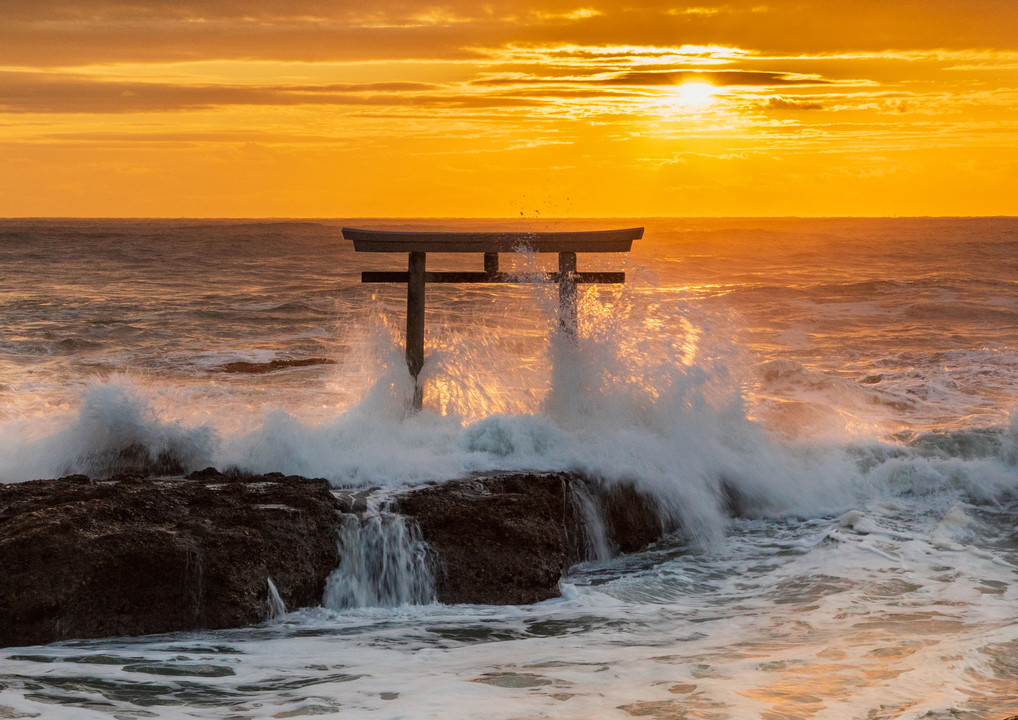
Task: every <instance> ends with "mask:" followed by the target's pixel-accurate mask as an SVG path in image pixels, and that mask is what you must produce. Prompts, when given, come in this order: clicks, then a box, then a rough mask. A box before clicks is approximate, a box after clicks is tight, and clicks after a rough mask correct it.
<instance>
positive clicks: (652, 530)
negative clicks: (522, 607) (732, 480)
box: [396, 473, 674, 605]
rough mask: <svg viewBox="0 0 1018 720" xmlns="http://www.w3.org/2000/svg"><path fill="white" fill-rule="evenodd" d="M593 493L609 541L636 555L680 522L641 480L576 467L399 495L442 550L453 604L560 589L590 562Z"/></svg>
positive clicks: (439, 586)
mask: <svg viewBox="0 0 1018 720" xmlns="http://www.w3.org/2000/svg"><path fill="white" fill-rule="evenodd" d="M577 493H586V494H587V495H588V497H590V498H591V499H592V500H593V504H594V506H595V508H596V509H597V510H598V511H599V512H600V513H601V520H602V522H603V525H604V528H605V530H606V534H607V535H608V538H607V539H608V540H609V542H610V543H611V544H613V545H614V546H615V547H616V548H617V549H619V550H622V551H625V552H631V551H633V550H638V549H640V548H642V547H645V546H646V545H648V544H650V543H652V542H654V541H656V540H658V539H660V537H661V536H662V534H663V533H664V532H666V531H670V530H672V529H674V527H670V526H669V525H668V523H665V522H662V520H661V519H660V518H659V517H658V514H657V512H656V510H655V506H654V504H653V502H652V501H651V500H650V499H648V498H647V497H645V496H643V495H641V494H639V493H638V492H637V491H636V490H635V489H634V488H633V487H631V486H627V485H622V486H619V487H610V486H604V487H603V486H601V485H600V484H599V483H596V482H594V481H592V480H590V479H588V478H584V477H583V476H580V475H576V474H572V473H544V474H525V473H520V474H504V475H495V476H486V477H478V478H472V479H468V480H457V481H451V482H446V483H442V484H440V485H435V486H430V487H425V488H420V489H415V490H412V491H410V492H408V493H406V494H404V495H400V496H399V497H398V498H397V500H396V508H397V509H398V511H399V512H400V513H402V514H404V515H406V516H407V517H409V518H411V519H412V520H413V521H415V522H416V523H417V524H418V526H419V527H420V530H421V534H422V536H423V538H424V540H425V542H427V543H428V545H429V546H430V548H431V550H432V551H433V553H434V557H435V559H436V564H437V566H438V567H437V568H436V570H437V572H436V573H435V582H436V588H435V590H436V595H437V598H438V600H439V602H443V603H481V604H492V605H500V604H526V603H533V602H539V601H541V600H547V599H548V598H551V597H555V596H557V595H558V594H559V591H558V581H559V579H560V578H561V577H562V574H563V572H565V571H566V570H567V569H568V568H569V567H570V566H571V565H573V564H575V563H576V562H579V561H582V560H584V559H586V551H585V548H586V547H587V545H588V542H587V541H588V538H587V534H588V533H589V532H590V526H589V525H588V523H587V522H586V520H585V517H584V514H583V512H582V510H581V508H580V506H579V504H578V502H577Z"/></svg>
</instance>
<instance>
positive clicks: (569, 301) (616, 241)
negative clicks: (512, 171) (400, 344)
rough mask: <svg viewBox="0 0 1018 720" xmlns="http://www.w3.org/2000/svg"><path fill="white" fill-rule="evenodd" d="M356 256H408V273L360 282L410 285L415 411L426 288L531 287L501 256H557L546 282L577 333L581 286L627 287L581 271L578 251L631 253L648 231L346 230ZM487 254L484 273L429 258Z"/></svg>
mask: <svg viewBox="0 0 1018 720" xmlns="http://www.w3.org/2000/svg"><path fill="white" fill-rule="evenodd" d="M343 237H345V238H346V239H348V240H353V246H354V250H356V251H357V252H405V253H407V256H408V258H407V269H406V272H403V271H395V272H372V271H365V272H362V273H361V282H366V283H406V286H407V299H406V362H407V367H408V368H409V369H410V374H411V375H412V376H413V377H414V382H415V385H416V387H415V390H414V403H413V404H414V408H415V409H417V410H419V409H420V408H421V405H422V402H423V391H422V389H421V385H420V383H419V382H418V380H417V377H418V375H419V374H420V372H421V367H422V366H423V365H424V287H425V285H426V284H427V283H429V282H431V283H526V282H533V277H534V276H533V274H531V273H527V274H526V275H525V276H523V277H521V276H520V275H517V274H514V273H505V272H500V271H499V269H498V254H499V253H507V252H523V251H526V252H539V253H552V252H554V253H558V272H550V273H544V279H545V281H547V282H556V283H558V292H559V325H560V326H561V327H562V328H563V329H564V330H565V331H566V332H567V333H570V334H572V335H575V334H576V285H577V283H624V282H625V281H626V274H625V273H624V272H579V271H577V269H576V253H581V252H594V253H608V252H629V251H630V249H631V248H632V246H633V240H639V239H640V238H642V237H643V228H642V227H641V228H626V229H623V230H592V231H576V232H418V231H409V232H407V231H389V230H363V229H358V228H343ZM429 252H432V253H482V254H483V255H484V270H483V271H480V272H475V271H443V272H428V271H427V270H425V262H426V260H427V254H428V253H429Z"/></svg>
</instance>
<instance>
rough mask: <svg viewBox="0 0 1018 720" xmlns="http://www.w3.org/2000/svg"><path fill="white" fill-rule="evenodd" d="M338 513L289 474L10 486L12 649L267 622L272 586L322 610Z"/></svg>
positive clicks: (6, 598)
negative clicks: (74, 639)
mask: <svg viewBox="0 0 1018 720" xmlns="http://www.w3.org/2000/svg"><path fill="white" fill-rule="evenodd" d="M338 509H339V506H338V504H337V503H336V501H335V498H334V497H333V495H332V493H331V492H330V489H329V485H328V483H327V482H326V481H325V480H309V479H306V478H301V477H284V476H282V475H273V476H271V477H270V476H251V477H247V478H239V477H236V476H234V477H227V476H224V475H221V474H219V473H218V472H216V471H214V470H204V471H201V472H200V473H196V474H195V477H192V478H191V479H168V480H167V479H159V480H156V479H153V478H150V477H140V476H131V475H126V476H120V477H116V478H112V479H110V480H107V481H100V482H94V481H91V480H90V479H88V478H87V477H85V476H80V475H79V476H71V477H67V478H63V479H60V480H36V481H32V482H26V483H20V484H13V485H2V484H0V568H2V569H3V570H2V572H0V646H3V645H29V644H36V643H45V642H51V641H54V640H62V639H66V638H86V637H101V636H109V635H135V634H146V633H158V632H169V631H174V630H189V629H215V628H227V627H239V626H244V625H249V624H252V623H257V622H260V621H262V620H264V619H265V618H266V614H267V607H266V598H267V593H268V587H267V578H268V577H271V578H272V580H273V582H274V583H275V585H276V587H277V588H278V591H279V593H280V595H281V597H282V599H283V601H284V602H285V603H286V606H287V607H288V608H290V609H293V608H297V607H304V606H309V605H317V604H319V603H320V602H321V597H322V591H323V588H324V585H325V580H326V578H327V577H328V575H329V573H330V572H332V570H334V569H335V567H336V565H337V564H338V561H339V558H338V551H337V547H336V539H335V527H336V519H337V512H338Z"/></svg>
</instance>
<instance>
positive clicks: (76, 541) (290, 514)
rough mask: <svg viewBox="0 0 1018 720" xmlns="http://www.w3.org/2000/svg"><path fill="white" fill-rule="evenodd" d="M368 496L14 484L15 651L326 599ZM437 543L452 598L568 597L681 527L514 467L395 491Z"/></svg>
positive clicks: (10, 546)
mask: <svg viewBox="0 0 1018 720" xmlns="http://www.w3.org/2000/svg"><path fill="white" fill-rule="evenodd" d="M365 499H366V493H365V491H360V490H358V491H355V490H351V491H348V492H338V493H337V492H335V491H334V490H333V489H332V488H330V487H329V485H328V483H327V482H326V481H325V480H310V479H307V478H303V477H296V476H291V477H285V476H283V475H281V474H279V473H275V474H269V475H257V476H245V475H240V474H235V473H234V474H222V473H220V472H218V471H216V470H214V469H212V468H209V469H207V470H203V471H200V472H197V473H192V474H190V475H188V476H186V477H184V478H170V479H166V478H162V479H156V478H151V477H136V476H120V477H115V478H111V479H109V480H104V481H99V482H96V481H93V480H90V479H89V478H87V477H85V476H83V475H77V476H71V477H66V478H62V479H59V480H35V481H32V482H26V483H21V484H14V485H0V568H2V572H0V646H3V645H29V644H37V643H46V642H52V641H55V640H62V639H67V638H88V637H102V636H114V635H140V634H149V633H159V632H170V631H176V630H193V629H218V628H229V627H242V626H245V625H250V624H254V623H257V622H260V621H262V620H265V619H266V618H267V616H268V614H269V607H268V603H267V599H268V595H269V588H268V579H269V578H270V577H271V578H272V580H273V582H274V585H275V587H276V588H277V589H278V592H279V595H280V596H281V598H282V600H283V602H284V603H285V605H286V607H287V608H288V609H291V610H292V609H295V608H299V607H307V606H314V605H319V604H320V603H321V602H322V595H323V591H324V589H325V585H326V580H327V579H328V577H329V575H330V574H331V573H332V572H333V571H334V570H335V569H336V568H337V567H338V566H339V564H340V554H341V553H343V554H344V555H346V554H347V552H348V551H344V550H343V548H340V547H338V545H337V530H338V526H339V524H340V519H341V518H340V515H341V513H349V514H353V515H358V516H364V515H365V514H366V513H369V512H370V510H369V504H368V503H367V502H365ZM391 503H392V505H393V506H394V509H396V510H398V511H399V512H400V513H402V514H403V515H404V516H406V517H407V518H408V519H409V521H411V522H413V523H416V525H417V526H418V528H419V530H420V536H421V537H422V538H423V540H424V541H425V542H426V543H427V545H428V547H429V555H430V559H431V561H432V563H433V566H434V567H433V570H434V572H433V575H434V578H435V585H436V587H435V593H436V597H437V599H438V600H439V601H440V602H444V603H481V604H523V603H532V602H537V601H540V600H545V599H547V598H550V597H554V596H555V595H557V594H558V581H559V579H560V577H561V576H562V574H563V572H565V571H566V570H567V569H568V568H569V567H570V566H571V565H573V564H574V563H576V562H578V561H582V560H584V559H589V558H591V556H592V554H596V553H595V549H598V551H599V552H601V553H603V552H605V551H606V550H607V551H610V552H629V551H634V550H638V549H640V548H642V547H644V546H646V545H648V544H649V543H651V542H654V541H655V540H657V539H658V538H659V537H660V536H661V535H662V533H664V532H667V531H670V530H672V529H674V528H673V527H671V526H669V525H668V524H667V523H666V522H663V521H662V520H661V519H660V518H659V517H658V514H657V513H656V511H655V506H654V503H653V502H651V501H650V500H649V499H648V498H647V497H645V496H643V495H641V494H640V493H639V492H637V491H636V490H635V489H634V488H633V487H631V486H625V485H623V486H612V487H608V486H602V485H601V484H600V483H597V482H595V481H593V480H590V479H587V478H584V477H582V476H579V475H575V474H568V473H544V474H528V473H505V474H497V475H489V476H484V477H475V478H469V479H464V480H456V481H450V482H446V483H441V484H437V485H431V486H426V487H419V488H414V489H411V490H407V491H405V492H401V493H398V494H395V495H394V496H393V497H392V500H391Z"/></svg>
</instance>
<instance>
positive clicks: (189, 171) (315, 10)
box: [0, 0, 1018, 218]
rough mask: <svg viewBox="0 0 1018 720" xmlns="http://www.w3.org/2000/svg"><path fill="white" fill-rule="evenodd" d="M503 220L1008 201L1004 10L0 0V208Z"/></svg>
mask: <svg viewBox="0 0 1018 720" xmlns="http://www.w3.org/2000/svg"><path fill="white" fill-rule="evenodd" d="M521 215H522V216H524V217H527V218H544V217H548V218H550V217H645V216H786V215H798V216H905V215H1018V2H1016V1H1015V0H967V1H961V0H894V1H893V2H891V1H888V0H823V1H822V2H821V1H816V2H809V1H806V0H780V1H776V0H750V1H748V2H744V1H743V0H728V1H727V2H713V1H711V0H700V2H690V3H685V2H678V1H671V2H669V1H658V0H646V1H644V2H626V1H625V0H622V1H619V0H518V1H516V2H487V3H486V2H483V0H482V1H480V2H479V1H477V0H471V1H467V0H451V1H449V2H440V3H432V2H405V1H397V0H343V1H341V2H329V1H327V0H315V1H314V2H312V1H311V0H288V1H287V2H279V1H277V0H208V1H202V0H188V1H184V0H117V1H109V0H47V1H46V2H39V1H38V0H3V1H2V2H0V216H3V217H52V216H61V217H519V216H521Z"/></svg>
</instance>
